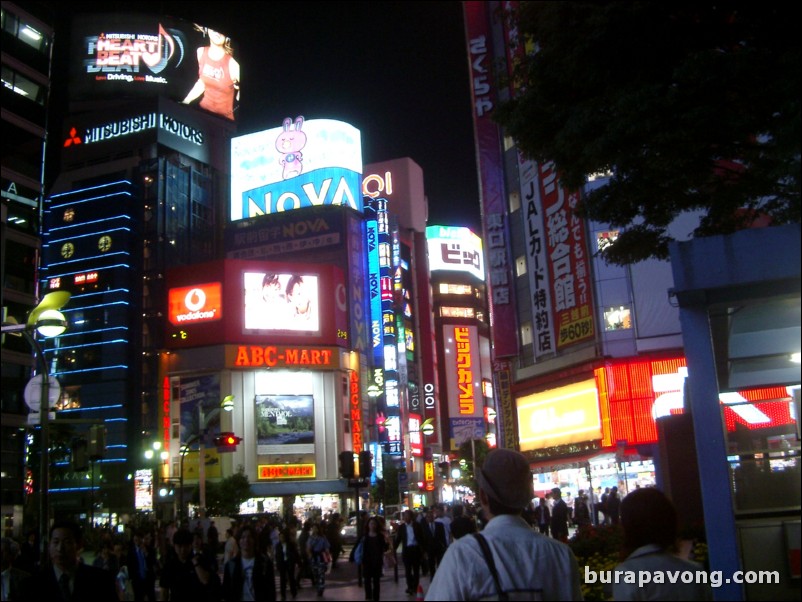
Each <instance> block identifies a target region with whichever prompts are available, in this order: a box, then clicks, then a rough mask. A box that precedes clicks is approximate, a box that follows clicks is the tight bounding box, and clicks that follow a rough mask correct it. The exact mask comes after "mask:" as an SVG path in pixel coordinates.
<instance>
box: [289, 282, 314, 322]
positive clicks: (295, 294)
mask: <svg viewBox="0 0 802 602" xmlns="http://www.w3.org/2000/svg"><path fill="white" fill-rule="evenodd" d="M284 295H285V296H286V298H287V303H289V304H290V307H291V309H290V313H291V315H292V316H293V319H294V320H295V321H302V320H309V319H310V318H311V317H312V300H311V299H310V298H309V294H308V292H307V290H306V285H305V284H304V279H303V277H302V276H298V275H297V274H296V275H293V276H290V279H289V280H288V281H287V288H286V290H285V293H284Z"/></svg>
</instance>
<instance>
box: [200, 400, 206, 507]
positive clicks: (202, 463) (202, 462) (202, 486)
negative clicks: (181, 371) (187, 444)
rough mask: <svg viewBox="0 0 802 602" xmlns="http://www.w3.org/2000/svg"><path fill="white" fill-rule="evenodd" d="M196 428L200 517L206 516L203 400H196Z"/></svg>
mask: <svg viewBox="0 0 802 602" xmlns="http://www.w3.org/2000/svg"><path fill="white" fill-rule="evenodd" d="M198 428H199V429H200V450H198V488H199V489H200V503H199V507H198V512H199V513H200V518H206V425H205V424H204V419H203V400H202V399H201V400H199V401H198Z"/></svg>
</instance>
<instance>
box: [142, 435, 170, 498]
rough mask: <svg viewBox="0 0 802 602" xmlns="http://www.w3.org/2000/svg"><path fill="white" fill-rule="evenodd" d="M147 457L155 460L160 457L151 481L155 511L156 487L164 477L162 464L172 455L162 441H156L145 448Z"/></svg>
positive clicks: (151, 494) (149, 459)
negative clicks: (163, 446)
mask: <svg viewBox="0 0 802 602" xmlns="http://www.w3.org/2000/svg"><path fill="white" fill-rule="evenodd" d="M144 455H145V459H146V460H148V461H153V459H154V458H158V460H159V462H160V463H159V464H156V466H157V467H158V468H157V471H156V473H155V474H154V475H153V480H152V481H151V492H150V505H151V508H154V511H155V506H156V503H155V497H156V487H157V486H158V485H159V484H161V482H162V479H163V478H164V470H163V469H162V466H163V465H164V462H166V461H167V460H168V459H169V457H170V452H168V451H167V450H165V449H162V442H161V441H154V442H153V443H152V444H151V446H150V447H149V448H148V449H146V450H145V454H144Z"/></svg>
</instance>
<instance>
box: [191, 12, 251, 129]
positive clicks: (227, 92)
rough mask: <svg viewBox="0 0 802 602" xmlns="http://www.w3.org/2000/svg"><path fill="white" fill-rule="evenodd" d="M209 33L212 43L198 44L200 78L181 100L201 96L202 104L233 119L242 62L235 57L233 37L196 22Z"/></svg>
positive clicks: (201, 105) (204, 107) (212, 111)
mask: <svg viewBox="0 0 802 602" xmlns="http://www.w3.org/2000/svg"><path fill="white" fill-rule="evenodd" d="M195 27H196V28H197V29H199V30H200V31H202V32H203V33H204V34H205V35H208V36H209V45H208V46H202V47H200V48H198V81H197V82H195V85H194V86H193V87H192V90H190V91H189V94H187V96H186V98H184V100H183V101H182V102H183V103H184V104H189V103H191V102H192V101H194V100H197V99H198V98H201V96H202V97H203V98H201V101H200V107H201V108H202V109H204V110H206V111H209V112H211V113H216V114H218V115H222V116H223V117H225V118H227V119H231V120H232V121H233V120H234V100H235V99H236V100H237V101H239V76H240V71H239V63H237V61H236V60H234V57H233V50H232V49H231V40H230V39H229V38H228V37H226V36H225V35H224V34H222V33H220V32H218V31H214V30H213V29H209V28H206V27H200V26H197V25H196V26H195Z"/></svg>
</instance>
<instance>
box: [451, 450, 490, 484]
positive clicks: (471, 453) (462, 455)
mask: <svg viewBox="0 0 802 602" xmlns="http://www.w3.org/2000/svg"><path fill="white" fill-rule="evenodd" d="M488 453H490V446H488V444H487V441H485V440H484V439H474V440H473V445H471V440H470V439H468V440H467V441H465V442H464V443H463V444H462V445H460V446H459V450H458V452H457V457H458V458H459V459H460V464H461V465H464V468H463V469H462V476H461V477H460V481H461V482H462V484H463V485H465V486H467V487H470V488H471V490H472V491H473V492H474V493H476V492H477V491H479V485H478V483H477V481H476V468H477V467H479V468H481V466H482V464H484V463H485V457H486V456H487V454H488ZM462 460H464V462H462Z"/></svg>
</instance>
